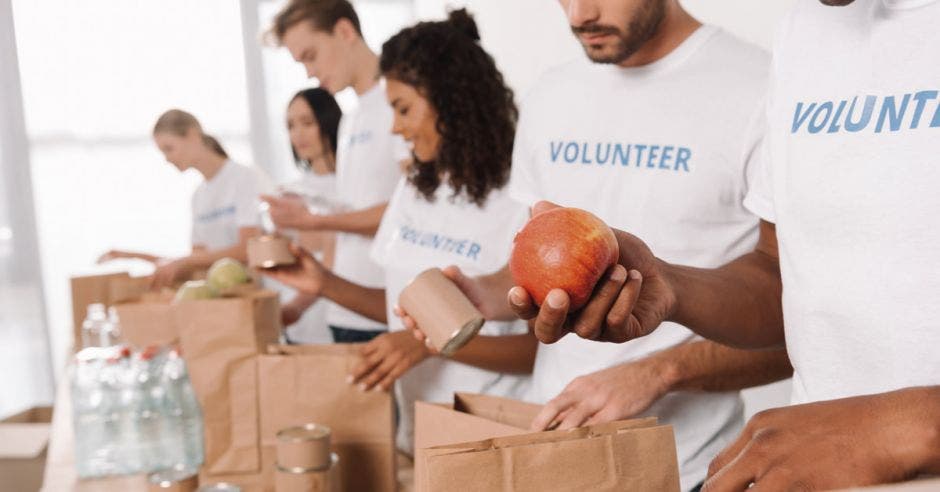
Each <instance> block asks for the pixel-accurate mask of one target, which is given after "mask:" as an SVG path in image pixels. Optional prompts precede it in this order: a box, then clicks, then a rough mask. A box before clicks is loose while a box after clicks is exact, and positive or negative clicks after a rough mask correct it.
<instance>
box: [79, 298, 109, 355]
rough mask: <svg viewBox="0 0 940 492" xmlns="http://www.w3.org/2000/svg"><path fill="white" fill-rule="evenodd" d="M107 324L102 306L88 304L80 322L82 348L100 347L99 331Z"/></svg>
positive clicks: (106, 317)
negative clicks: (83, 318) (83, 319)
mask: <svg viewBox="0 0 940 492" xmlns="http://www.w3.org/2000/svg"><path fill="white" fill-rule="evenodd" d="M107 322H108V316H107V314H106V313H105V310H104V304H89V305H88V312H87V314H86V315H85V321H83V322H82V346H83V347H101V346H102V345H101V329H102V327H103V326H104V325H105V324H106V323H107Z"/></svg>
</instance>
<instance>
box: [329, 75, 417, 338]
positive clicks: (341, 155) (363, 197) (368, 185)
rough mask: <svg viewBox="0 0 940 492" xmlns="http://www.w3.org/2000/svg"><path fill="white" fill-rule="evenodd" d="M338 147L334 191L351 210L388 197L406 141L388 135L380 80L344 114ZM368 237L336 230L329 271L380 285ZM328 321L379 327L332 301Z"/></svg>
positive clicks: (388, 110)
mask: <svg viewBox="0 0 940 492" xmlns="http://www.w3.org/2000/svg"><path fill="white" fill-rule="evenodd" d="M337 147H338V148H337V151H336V159H337V160H336V194H337V198H338V199H339V200H340V201H341V202H342V203H343V204H344V205H345V206H346V208H347V209H348V210H350V211H352V210H361V209H365V208H369V207H372V206H374V205H378V204H380V203H384V202H387V201H388V199H389V197H391V196H392V191H393V190H394V189H395V184H396V183H398V179H399V178H400V177H401V170H400V167H399V164H398V163H399V161H401V160H402V159H405V158H406V157H407V156H408V148H407V147H406V146H405V142H404V140H402V139H401V137H398V136H397V135H393V134H392V107H391V106H389V104H388V102H387V101H386V99H385V84H384V82H383V83H379V84H376V86H375V87H373V88H372V89H369V91H368V92H366V93H365V94H363V95H362V96H360V97H359V106H358V107H357V108H356V109H355V110H354V111H350V112H349V113H346V114H344V115H343V118H342V120H340V123H339V139H338V142H337ZM371 247H372V238H369V237H366V236H362V235H360V234H347V233H342V232H341V233H338V234H337V235H336V259H335V265H334V267H333V271H334V272H335V273H336V274H337V275H339V276H340V277H343V278H345V279H346V280H349V281H351V282H354V283H357V284H360V285H364V286H367V287H382V286H383V278H384V273H383V272H382V269H381V268H380V267H379V266H378V265H376V264H375V263H374V262H373V261H372V260H371V259H370V258H369V250H370V249H371ZM327 320H328V321H329V323H330V324H331V325H335V326H340V327H343V328H352V329H361V330H378V329H382V328H384V325H382V323H379V322H377V321H373V320H370V319H369V318H366V317H365V316H361V315H359V314H356V313H354V312H352V311H350V310H348V309H345V308H343V307H342V306H339V305H332V306H330V310H329V313H328V314H327Z"/></svg>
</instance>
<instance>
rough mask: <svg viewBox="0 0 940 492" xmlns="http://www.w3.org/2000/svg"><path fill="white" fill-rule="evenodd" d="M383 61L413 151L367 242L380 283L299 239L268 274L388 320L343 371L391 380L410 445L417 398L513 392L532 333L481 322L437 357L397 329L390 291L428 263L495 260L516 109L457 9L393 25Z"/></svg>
mask: <svg viewBox="0 0 940 492" xmlns="http://www.w3.org/2000/svg"><path fill="white" fill-rule="evenodd" d="M381 69H382V73H383V75H384V76H385V77H386V94H387V96H388V100H389V102H390V103H391V105H392V107H393V109H394V112H395V120H394V126H393V128H392V131H393V132H395V133H397V134H400V135H401V136H402V137H404V138H405V140H406V141H408V142H409V144H410V145H411V148H412V154H413V159H414V164H413V165H412V166H411V167H410V168H409V170H408V174H407V176H406V177H405V178H403V179H402V180H401V181H400V182H399V184H398V187H397V189H396V191H395V194H394V195H393V196H392V200H391V201H390V202H389V205H388V209H387V210H386V212H385V215H384V217H383V218H382V224H381V226H380V227H379V231H378V233H377V234H376V237H375V242H374V244H373V249H372V258H373V259H374V260H375V261H376V262H377V263H379V264H380V265H382V266H383V269H384V271H385V282H386V284H385V285H386V287H385V289H368V288H365V287H362V286H359V285H355V284H351V283H350V282H348V281H346V280H344V279H342V278H340V277H337V276H335V275H333V274H331V273H330V272H329V271H327V270H326V269H325V268H323V267H322V266H321V265H320V264H319V263H318V262H316V261H315V260H314V259H313V258H312V257H310V256H309V255H303V254H302V253H301V252H300V251H299V250H298V251H297V253H300V260H301V261H300V262H298V265H297V266H295V267H293V268H289V269H283V270H280V271H277V272H274V273H273V275H272V276H273V277H274V278H277V279H278V280H282V281H284V282H285V283H289V284H291V285H294V286H295V287H297V288H298V289H300V290H303V291H306V292H308V293H315V294H317V295H323V296H326V297H328V298H330V299H332V300H333V301H335V302H338V303H340V304H342V305H344V306H346V307H347V308H349V309H353V310H356V311H358V312H360V313H362V314H364V315H366V316H370V317H372V318H373V319H377V320H382V321H387V322H388V323H389V328H390V332H389V333H388V334H385V335H382V336H380V337H378V338H376V339H375V340H373V341H371V342H369V343H366V344H364V345H363V346H362V349H361V353H362V355H363V362H362V364H361V365H360V366H359V367H356V368H354V369H353V371H352V374H351V375H350V382H352V383H356V384H358V385H359V387H360V389H363V390H368V389H371V388H374V387H378V388H381V389H383V390H388V389H390V388H391V387H392V386H393V384H394V383H395V381H396V380H397V381H398V384H397V385H395V386H396V396H397V398H396V401H397V403H398V406H399V412H400V416H401V420H400V426H399V447H401V448H402V449H404V450H405V451H410V450H412V449H413V447H412V434H413V421H414V415H413V405H414V402H415V401H416V400H427V401H447V400H449V399H451V398H452V397H453V392H454V391H469V392H477V393H488V394H495V395H499V396H507V397H516V398H518V397H520V396H521V395H522V392H523V391H524V386H525V385H526V384H527V382H528V378H527V377H526V376H524V375H525V374H528V373H530V372H531V371H532V364H533V361H534V358H535V350H536V341H535V338H534V337H533V336H532V335H530V334H529V333H528V329H527V327H526V326H525V324H523V323H521V322H487V323H486V324H485V325H484V326H483V329H482V330H481V332H480V333H481V335H479V336H477V337H476V338H474V339H473V340H471V341H470V343H468V344H467V345H466V346H464V347H463V348H461V349H460V350H458V351H457V352H456V353H455V354H453V355H451V356H450V357H449V358H446V359H445V358H443V357H440V356H439V355H438V354H435V353H433V352H432V351H431V349H429V348H427V346H425V344H423V343H421V342H419V341H418V340H416V339H415V337H414V336H412V334H411V333H410V332H408V331H406V330H404V327H403V325H402V322H401V320H400V319H399V318H398V317H397V316H395V314H394V313H395V309H396V308H395V302H396V300H397V299H398V295H399V293H400V292H401V290H402V289H403V288H404V287H405V286H406V285H407V284H408V283H409V282H410V281H411V280H412V279H413V278H414V277H415V276H416V275H417V274H418V273H420V272H421V271H423V270H425V269H427V268H430V267H445V266H447V265H457V266H459V267H460V269H461V270H463V271H464V272H468V273H470V274H477V275H479V274H484V273H490V272H492V271H495V270H498V269H500V268H501V267H502V266H503V265H504V264H505V263H506V261H507V260H508V258H509V252H510V249H511V247H512V239H513V236H514V235H515V232H516V231H517V230H518V229H519V228H521V227H522V225H523V224H524V223H525V222H526V220H527V219H528V210H527V209H526V208H525V207H524V206H522V205H521V204H519V203H517V202H514V201H512V200H511V199H510V198H509V197H508V195H507V193H506V191H505V190H504V187H505V185H506V182H507V180H508V177H509V167H510V162H511V157H512V142H513V134H514V131H515V121H516V106H515V104H514V102H513V96H512V92H511V91H510V90H509V89H508V88H507V87H506V84H505V82H504V81H503V77H502V75H501V74H500V73H499V71H498V70H497V69H496V65H495V63H494V62H493V59H492V57H490V56H489V55H488V54H487V53H486V52H485V51H484V50H483V49H482V48H481V47H480V45H479V35H478V33H477V29H476V24H475V23H474V21H473V19H472V18H471V17H470V16H469V14H467V12H466V11H465V10H457V11H454V12H452V13H451V14H450V17H449V19H448V20H447V21H444V22H422V23H419V24H417V25H415V26H413V27H409V28H407V29H404V30H403V31H401V32H400V33H398V34H396V35H395V36H393V37H392V38H391V39H389V40H388V41H387V42H386V43H385V45H384V46H383V48H382V57H381ZM450 272H453V270H450ZM484 314H486V313H484Z"/></svg>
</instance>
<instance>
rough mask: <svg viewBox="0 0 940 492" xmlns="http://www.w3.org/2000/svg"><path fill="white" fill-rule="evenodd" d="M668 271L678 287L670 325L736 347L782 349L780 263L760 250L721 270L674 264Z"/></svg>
mask: <svg viewBox="0 0 940 492" xmlns="http://www.w3.org/2000/svg"><path fill="white" fill-rule="evenodd" d="M664 271H665V272H666V275H667V276H668V277H669V278H670V283H671V284H672V285H673V286H675V288H676V306H675V309H674V311H673V313H672V315H671V316H670V317H669V319H670V321H675V322H677V323H679V324H681V325H683V326H687V327H689V328H690V329H691V330H693V331H695V332H696V333H698V334H700V335H702V336H703V337H705V338H708V339H711V340H716V341H718V342H721V343H725V344H727V345H731V346H735V347H744V348H766V347H779V346H782V344H783V309H782V306H781V301H780V299H781V297H780V296H781V294H782V287H781V283H780V267H779V264H778V262H777V260H776V259H775V258H773V257H771V256H769V255H766V254H765V253H762V252H760V251H755V252H752V253H748V254H746V255H744V256H742V257H740V258H738V259H737V260H735V261H732V262H731V263H728V264H727V265H724V266H722V267H720V268H715V269H703V268H692V267H684V266H675V265H669V266H666V267H665V269H664Z"/></svg>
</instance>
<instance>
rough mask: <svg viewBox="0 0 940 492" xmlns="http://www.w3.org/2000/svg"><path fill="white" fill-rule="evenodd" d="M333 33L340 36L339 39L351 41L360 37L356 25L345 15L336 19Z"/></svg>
mask: <svg viewBox="0 0 940 492" xmlns="http://www.w3.org/2000/svg"><path fill="white" fill-rule="evenodd" d="M333 35H334V36H339V39H341V40H342V41H345V42H351V41H354V40H355V39H356V38H359V37H360V36H359V31H357V30H356V26H354V25H353V23H352V21H350V20H349V19H347V18H345V17H343V18H341V19H339V20H337V21H336V24H335V25H334V26H333Z"/></svg>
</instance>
